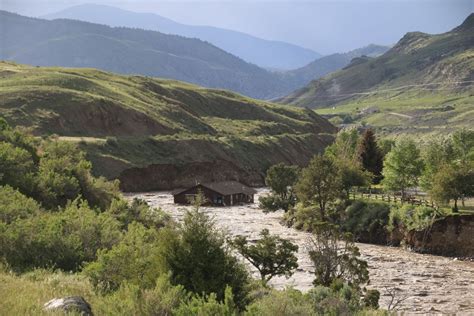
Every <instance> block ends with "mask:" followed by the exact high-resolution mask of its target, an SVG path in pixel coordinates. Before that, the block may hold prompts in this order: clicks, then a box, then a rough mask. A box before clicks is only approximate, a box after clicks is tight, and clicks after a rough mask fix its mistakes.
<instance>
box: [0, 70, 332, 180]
mask: <svg viewBox="0 0 474 316" xmlns="http://www.w3.org/2000/svg"><path fill="white" fill-rule="evenodd" d="M0 96H1V98H0V115H2V116H4V117H5V118H6V119H7V120H8V121H9V122H10V123H11V124H12V125H15V126H25V127H27V128H29V129H31V131H32V132H33V133H34V134H36V135H38V136H43V135H50V134H57V135H59V136H61V137H63V138H64V139H66V140H71V141H78V142H80V144H81V146H83V147H84V148H85V149H86V150H87V151H88V152H89V155H90V158H91V159H92V160H93V161H94V162H97V163H98V165H99V166H100V170H99V171H100V172H99V173H100V174H103V175H106V176H109V177H116V176H118V175H119V174H120V172H122V171H123V170H124V169H127V168H131V167H144V166H147V165H149V164H159V163H172V164H175V163H187V162H192V161H213V160H215V159H222V160H228V161H232V162H233V163H235V164H237V165H239V166H241V167H245V168H246V169H251V170H254V171H255V170H257V171H258V172H261V171H262V170H264V169H265V168H267V167H268V166H269V165H270V164H272V163H276V162H278V161H286V162H289V163H299V164H302V163H304V162H305V161H306V160H307V159H308V158H309V157H310V156H311V155H313V154H314V153H316V152H318V151H320V150H322V148H323V147H324V145H326V144H327V143H328V142H329V141H330V137H328V136H322V135H319V134H320V133H334V131H335V128H334V127H333V126H332V125H331V124H329V123H328V122H327V121H326V120H324V119H322V118H321V117H319V116H318V115H315V114H314V113H313V112H312V111H310V110H305V109H298V108H293V107H288V106H282V105H276V104H272V103H268V102H263V101H257V100H253V99H250V98H246V97H243V96H241V95H237V94H234V93H231V92H227V91H222V90H209V89H204V88H201V87H198V86H194V85H190V84H185V83H182V82H177V81H169V80H162V79H151V78H145V77H139V76H120V75H114V74H111V73H106V72H102V71H97V70H94V69H70V68H43V67H30V66H24V65H17V64H14V63H7V62H3V63H0ZM112 137H113V138H112Z"/></svg>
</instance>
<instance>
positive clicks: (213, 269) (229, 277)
mask: <svg viewBox="0 0 474 316" xmlns="http://www.w3.org/2000/svg"><path fill="white" fill-rule="evenodd" d="M200 196H201V194H198V195H197V197H196V199H195V206H194V208H193V209H192V210H190V211H188V212H186V214H185V216H184V218H183V223H182V226H181V227H180V228H179V229H178V231H177V232H178V233H177V237H176V238H174V240H173V239H172V240H170V241H167V242H166V243H165V245H164V246H165V249H164V252H163V259H164V261H165V263H166V266H167V268H168V269H169V270H170V271H171V281H172V282H173V284H176V285H177V284H181V285H183V286H184V288H185V289H186V290H188V291H191V292H194V293H197V294H199V295H201V294H205V295H210V294H211V293H216V295H217V299H218V300H220V301H222V300H223V299H224V296H225V295H224V294H225V293H224V292H225V288H226V286H230V287H231V288H232V291H233V294H234V298H235V302H236V304H237V305H238V306H239V308H243V307H244V305H245V303H246V301H247V293H248V289H247V285H248V273H247V271H246V270H245V267H244V266H243V265H242V264H241V263H239V261H238V260H237V258H235V257H234V256H233V255H232V253H231V249H230V248H229V247H228V246H227V245H226V242H225V240H226V238H225V235H224V234H223V233H222V232H221V231H220V230H219V229H217V227H216V224H215V222H214V221H213V220H212V219H210V218H209V217H208V216H207V215H206V214H204V213H203V212H201V211H200V207H199V205H200V203H201V202H200V201H202V198H201V197H202V196H201V197H200Z"/></svg>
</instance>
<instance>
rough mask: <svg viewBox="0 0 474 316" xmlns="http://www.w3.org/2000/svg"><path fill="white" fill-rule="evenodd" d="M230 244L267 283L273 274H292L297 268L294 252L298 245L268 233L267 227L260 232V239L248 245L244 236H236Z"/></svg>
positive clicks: (287, 275)
mask: <svg viewBox="0 0 474 316" xmlns="http://www.w3.org/2000/svg"><path fill="white" fill-rule="evenodd" d="M231 245H232V246H233V247H234V248H235V249H236V250H237V251H238V252H239V253H240V254H241V255H242V256H243V257H244V258H245V259H247V260H248V261H249V262H250V263H251V264H252V265H253V266H254V267H255V268H257V270H258V272H259V273H260V277H261V280H262V282H263V283H264V284H267V283H268V281H270V280H271V279H272V278H273V277H274V276H278V275H284V276H286V277H287V278H288V277H290V276H291V275H293V270H295V269H296V268H298V263H297V262H298V258H296V256H295V253H296V252H297V251H298V246H296V245H294V244H293V243H291V242H290V241H289V240H287V239H283V238H280V237H279V236H277V235H270V232H269V231H268V229H263V230H262V231H261V232H260V239H259V240H257V241H256V242H255V244H252V245H249V244H248V240H247V238H246V237H245V236H238V237H236V238H235V239H234V240H233V241H231Z"/></svg>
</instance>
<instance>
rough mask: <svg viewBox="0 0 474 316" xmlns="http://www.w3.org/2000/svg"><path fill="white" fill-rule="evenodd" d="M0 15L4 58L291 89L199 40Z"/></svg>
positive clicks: (273, 91)
mask: <svg viewBox="0 0 474 316" xmlns="http://www.w3.org/2000/svg"><path fill="white" fill-rule="evenodd" d="M0 20H1V25H2V31H1V32H0V43H2V45H1V48H0V59H3V60H12V61H15V62H19V63H26V64H30V65H39V66H65V67H92V68H99V69H103V70H107V71H113V72H117V73H122V74H141V75H146V76H154V77H164V78H170V79H176V80H181V81H187V82H190V83H196V84H199V85H202V86H206V87H211V88H222V89H229V90H232V91H236V92H239V93H242V94H245V95H248V96H252V97H256V98H262V99H265V98H272V97H276V96H279V95H280V96H281V95H282V92H283V91H287V93H288V92H289V91H290V90H288V88H287V87H286V86H285V83H284V82H282V80H281V79H280V78H278V77H276V76H275V75H274V74H272V73H270V72H268V71H266V70H264V69H262V68H259V67H257V66H255V65H252V64H249V63H247V62H244V61H243V60H241V59H239V58H237V57H235V56H233V55H231V54H229V53H227V52H225V51H223V50H221V49H219V48H217V47H215V46H213V45H211V44H209V43H206V42H203V41H201V40H198V39H190V38H185V37H181V36H177V35H167V34H162V33H159V32H155V31H145V30H139V29H131V28H122V27H116V28H112V27H108V26H105V25H99V24H92V23H88V22H80V21H73V20H54V21H48V20H41V19H35V18H28V17H24V16H20V15H17V14H13V13H9V12H6V11H0Z"/></svg>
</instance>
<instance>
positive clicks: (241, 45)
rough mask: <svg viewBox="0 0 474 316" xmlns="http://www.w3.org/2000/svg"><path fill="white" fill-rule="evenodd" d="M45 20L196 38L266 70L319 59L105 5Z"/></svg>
mask: <svg viewBox="0 0 474 316" xmlns="http://www.w3.org/2000/svg"><path fill="white" fill-rule="evenodd" d="M44 17H45V18H47V19H58V18H63V19H75V20H81V21H87V22H92V23H99V24H106V25H109V26H124V27H133V28H140V29H145V30H153V31H159V32H161V33H166V34H176V35H181V36H185V37H191V38H198V39H201V40H203V41H207V42H209V43H211V44H213V45H215V46H217V47H219V48H221V49H223V50H225V51H227V52H229V53H231V54H233V55H235V56H238V57H240V58H242V59H243V60H245V61H247V62H250V63H253V64H256V65H258V66H260V67H263V68H268V69H281V70H288V69H296V68H298V67H302V66H304V65H306V64H308V63H309V62H312V61H313V60H315V59H317V58H319V57H320V56H321V55H320V54H318V53H316V52H314V51H312V50H310V49H306V48H302V47H299V46H297V45H293V44H289V43H285V42H280V41H270V40H264V39H261V38H257V37H255V36H251V35H248V34H245V33H241V32H236V31H231V30H226V29H221V28H216V27H210V26H194V25H185V24H181V23H178V22H175V21H173V20H170V19H167V18H164V17H162V16H159V15H157V14H152V13H137V12H131V11H126V10H122V9H118V8H114V7H110V6H104V5H95V4H84V5H78V6H74V7H71V8H68V9H65V10H63V11H60V12H57V13H53V14H49V15H46V16H44Z"/></svg>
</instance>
